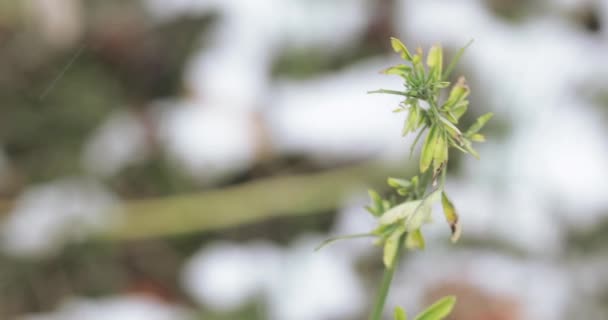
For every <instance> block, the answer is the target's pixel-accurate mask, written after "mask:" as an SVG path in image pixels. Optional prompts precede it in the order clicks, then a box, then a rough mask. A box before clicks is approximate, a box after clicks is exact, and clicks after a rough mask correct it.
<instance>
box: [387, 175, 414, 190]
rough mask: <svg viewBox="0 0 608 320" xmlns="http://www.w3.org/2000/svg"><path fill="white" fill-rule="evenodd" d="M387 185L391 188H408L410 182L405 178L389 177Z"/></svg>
mask: <svg viewBox="0 0 608 320" xmlns="http://www.w3.org/2000/svg"><path fill="white" fill-rule="evenodd" d="M387 182H388V185H389V186H391V187H393V188H409V187H410V186H411V185H412V183H411V182H410V181H408V180H405V179H399V178H391V177H389V178H388V179H387Z"/></svg>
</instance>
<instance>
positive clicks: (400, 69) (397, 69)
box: [381, 64, 412, 77]
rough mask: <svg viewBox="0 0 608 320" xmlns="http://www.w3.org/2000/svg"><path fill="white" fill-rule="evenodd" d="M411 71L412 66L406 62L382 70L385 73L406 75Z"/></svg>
mask: <svg viewBox="0 0 608 320" xmlns="http://www.w3.org/2000/svg"><path fill="white" fill-rule="evenodd" d="M410 71H412V67H410V66H406V65H404V64H399V65H396V66H393V67H390V68H388V69H384V70H382V71H381V72H382V73H384V74H393V75H398V76H402V77H405V76H406V75H407V74H408V73H409V72H410Z"/></svg>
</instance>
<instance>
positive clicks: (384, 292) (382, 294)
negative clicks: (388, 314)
mask: <svg viewBox="0 0 608 320" xmlns="http://www.w3.org/2000/svg"><path fill="white" fill-rule="evenodd" d="M405 236H406V234H403V235H402V236H401V239H399V247H398V248H397V254H396V256H395V260H394V262H393V266H392V267H391V268H386V269H384V275H383V276H382V283H381V284H380V289H378V294H377V296H376V302H375V303H374V309H373V310H372V313H371V315H370V316H369V319H370V320H381V319H382V311H383V310H384V304H385V303H386V297H387V296H388V291H389V289H390V288H391V281H393V275H394V274H395V269H397V264H398V263H399V259H400V258H401V252H402V251H403V250H402V249H403V242H404V240H405Z"/></svg>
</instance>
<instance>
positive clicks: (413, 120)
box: [402, 103, 422, 136]
mask: <svg viewBox="0 0 608 320" xmlns="http://www.w3.org/2000/svg"><path fill="white" fill-rule="evenodd" d="M409 110H410V112H409V114H408V115H407V118H406V120H405V124H404V125H403V132H402V135H404V136H405V135H406V134H408V133H409V132H410V131H415V130H416V127H417V126H418V123H419V122H420V113H421V112H422V110H420V107H418V105H417V104H415V103H414V104H412V105H411V107H410V109H409Z"/></svg>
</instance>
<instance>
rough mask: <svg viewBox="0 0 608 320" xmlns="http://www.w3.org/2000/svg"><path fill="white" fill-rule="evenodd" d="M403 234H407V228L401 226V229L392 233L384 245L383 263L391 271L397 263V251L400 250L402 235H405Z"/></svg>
mask: <svg viewBox="0 0 608 320" xmlns="http://www.w3.org/2000/svg"><path fill="white" fill-rule="evenodd" d="M403 233H405V226H399V228H397V229H396V230H395V231H393V233H391V235H390V236H389V237H388V238H387V239H386V242H385V243H384V255H383V258H382V261H383V262H384V266H385V267H386V268H387V269H391V268H392V267H393V265H394V263H395V257H396V256H397V250H399V241H400V240H401V235H403Z"/></svg>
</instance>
